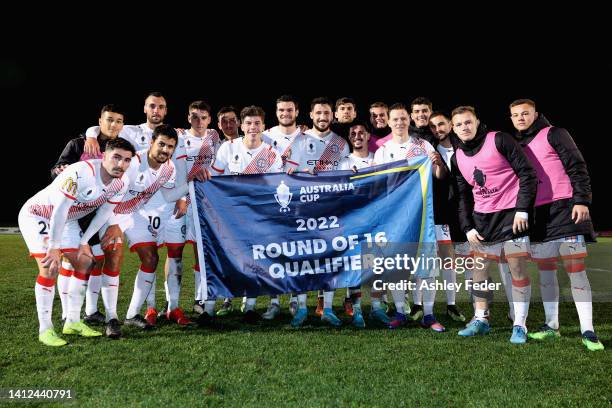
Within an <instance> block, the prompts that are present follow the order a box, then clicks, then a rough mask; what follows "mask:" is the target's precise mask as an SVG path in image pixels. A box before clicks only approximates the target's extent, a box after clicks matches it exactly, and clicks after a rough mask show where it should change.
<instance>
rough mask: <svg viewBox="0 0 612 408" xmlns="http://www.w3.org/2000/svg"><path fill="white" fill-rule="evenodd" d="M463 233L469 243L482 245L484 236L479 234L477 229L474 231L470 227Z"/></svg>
mask: <svg viewBox="0 0 612 408" xmlns="http://www.w3.org/2000/svg"><path fill="white" fill-rule="evenodd" d="M465 235H466V236H467V239H468V241H469V242H470V244H472V245H475V246H477V247H479V246H481V245H482V241H483V240H484V237H483V236H482V235H480V234H479V233H478V231H476V229H475V228H472V229H471V230H469V231H468V233H467V234H465Z"/></svg>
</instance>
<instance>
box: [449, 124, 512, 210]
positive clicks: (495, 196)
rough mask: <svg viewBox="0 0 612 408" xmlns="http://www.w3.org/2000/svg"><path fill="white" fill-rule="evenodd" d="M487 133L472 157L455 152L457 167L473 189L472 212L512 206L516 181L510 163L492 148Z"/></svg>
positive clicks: (491, 140) (491, 133)
mask: <svg viewBox="0 0 612 408" xmlns="http://www.w3.org/2000/svg"><path fill="white" fill-rule="evenodd" d="M496 133H497V132H489V133H487V135H486V136H485V142H484V145H483V146H482V148H481V149H480V151H479V152H478V153H477V154H475V155H474V156H472V157H468V156H466V154H465V153H464V152H463V150H461V149H457V152H456V153H455V154H456V155H457V165H458V166H459V170H460V171H461V174H462V175H463V178H465V179H466V180H467V182H468V183H470V185H471V186H472V187H473V188H472V193H473V194H474V211H477V212H479V213H494V212H498V211H501V210H505V209H508V208H514V207H515V206H516V197H517V195H518V191H519V179H518V177H517V176H516V174H515V173H514V170H512V167H510V163H508V160H506V158H505V157H504V156H502V155H501V154H500V153H499V152H498V151H497V148H496V147H495V134H496Z"/></svg>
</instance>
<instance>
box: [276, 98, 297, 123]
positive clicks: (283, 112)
mask: <svg viewBox="0 0 612 408" xmlns="http://www.w3.org/2000/svg"><path fill="white" fill-rule="evenodd" d="M297 116H298V111H297V110H296V109H295V104H294V103H293V102H279V103H277V104H276V118H277V119H278V123H279V124H281V125H282V126H293V125H295V121H296V118H297Z"/></svg>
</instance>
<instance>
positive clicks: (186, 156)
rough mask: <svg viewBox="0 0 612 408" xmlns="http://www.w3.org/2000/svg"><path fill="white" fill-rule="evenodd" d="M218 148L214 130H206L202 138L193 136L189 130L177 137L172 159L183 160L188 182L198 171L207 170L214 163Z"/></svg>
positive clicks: (217, 138) (219, 143)
mask: <svg viewBox="0 0 612 408" xmlns="http://www.w3.org/2000/svg"><path fill="white" fill-rule="evenodd" d="M220 146H221V140H220V139H219V134H218V133H217V131H216V130H214V129H207V130H206V135H204V136H203V137H199V136H194V135H193V134H192V133H191V132H190V131H189V130H188V131H186V132H183V133H182V134H180V135H179V141H178V146H177V148H176V152H175V153H174V157H175V160H185V169H186V171H187V174H186V177H187V180H188V181H190V180H192V179H193V177H194V175H195V174H196V173H197V172H198V171H199V170H200V169H202V168H209V167H210V165H211V164H213V163H214V161H215V157H216V154H217V151H218V150H219V147H220ZM180 176H181V175H180ZM180 176H179V177H180Z"/></svg>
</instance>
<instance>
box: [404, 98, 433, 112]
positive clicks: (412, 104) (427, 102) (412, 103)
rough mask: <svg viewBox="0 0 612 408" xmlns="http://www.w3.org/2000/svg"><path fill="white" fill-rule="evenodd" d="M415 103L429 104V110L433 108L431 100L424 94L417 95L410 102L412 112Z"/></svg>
mask: <svg viewBox="0 0 612 408" xmlns="http://www.w3.org/2000/svg"><path fill="white" fill-rule="evenodd" d="M414 105H427V106H429V110H431V109H433V104H432V103H431V101H430V100H429V99H427V98H425V97H424V96H417V97H416V98H414V99H413V100H412V102H410V112H412V108H413V107H414Z"/></svg>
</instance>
